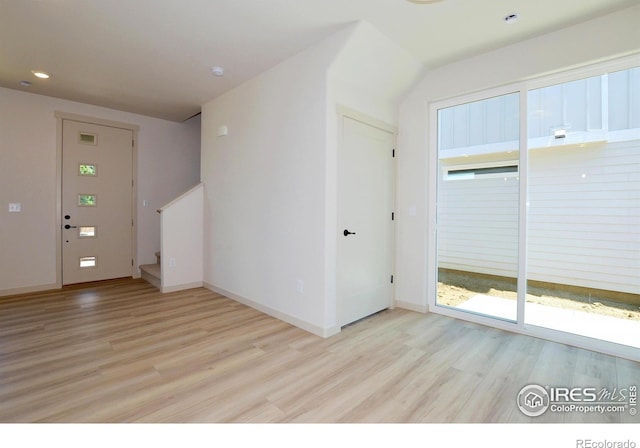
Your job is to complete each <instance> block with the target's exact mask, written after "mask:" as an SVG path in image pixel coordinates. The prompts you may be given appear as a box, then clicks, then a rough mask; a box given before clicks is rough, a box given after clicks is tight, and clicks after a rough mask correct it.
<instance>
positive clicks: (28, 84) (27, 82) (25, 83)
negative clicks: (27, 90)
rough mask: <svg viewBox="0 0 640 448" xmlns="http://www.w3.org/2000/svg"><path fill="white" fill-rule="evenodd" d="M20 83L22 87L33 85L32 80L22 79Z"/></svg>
mask: <svg viewBox="0 0 640 448" xmlns="http://www.w3.org/2000/svg"><path fill="white" fill-rule="evenodd" d="M20 85H21V86H22V87H31V82H30V81H20Z"/></svg>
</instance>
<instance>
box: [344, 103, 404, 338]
mask: <svg viewBox="0 0 640 448" xmlns="http://www.w3.org/2000/svg"><path fill="white" fill-rule="evenodd" d="M336 111H337V115H338V128H337V131H338V146H337V154H340V152H341V151H342V149H343V148H344V119H345V118H350V119H352V120H355V121H359V122H360V123H364V124H366V125H368V126H372V127H374V128H378V129H381V130H383V131H386V132H389V133H391V134H393V136H394V140H395V143H394V146H395V147H396V148H397V144H398V141H397V139H398V128H397V127H396V126H394V125H391V124H389V123H386V122H384V121H382V120H379V119H377V118H374V117H371V116H369V115H366V114H363V113H361V112H359V111H357V110H355V109H351V108H349V107H346V106H343V105H340V104H338V105H337V108H336ZM396 156H397V151H396ZM336 163H340V158H339V157H337V158H336ZM336 167H337V165H336ZM392 170H393V192H392V197H393V209H394V211H395V207H396V202H397V198H396V195H397V192H398V176H397V164H396V158H395V157H394V159H393V167H392ZM337 172H339V170H337ZM336 179H337V178H336ZM338 181H339V180H338ZM336 193H337V194H340V192H339V191H336ZM337 203H338V197H337V196H336V204H337ZM395 217H396V218H397V217H398V213H397V211H395ZM340 218H341V217H340V215H339V210H337V213H336V224H335V232H336V235H337V233H338V230H339V229H341V228H342V227H340V222H339V220H340ZM397 232H398V226H397V225H394V231H393V235H392V238H391V254H392V257H391V272H392V273H393V274H394V275H395V270H396V241H397ZM335 244H336V251H335V254H336V259H335V273H336V275H337V273H338V258H337V256H338V247H337V245H338V240H337V239H336V240H335ZM336 286H337V284H336ZM395 290H396V282H395V281H394V282H393V284H392V285H391V297H390V299H389V308H394V307H395ZM341 311H342V300H341V297H340V296H339V295H338V291H337V288H336V314H335V322H336V323H337V328H338V331H339V328H340V326H341V324H340V316H341Z"/></svg>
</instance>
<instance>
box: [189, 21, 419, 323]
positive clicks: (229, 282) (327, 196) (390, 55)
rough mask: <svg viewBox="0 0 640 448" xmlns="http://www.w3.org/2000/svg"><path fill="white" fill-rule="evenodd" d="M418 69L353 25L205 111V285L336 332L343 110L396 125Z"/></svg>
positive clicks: (378, 36)
mask: <svg viewBox="0 0 640 448" xmlns="http://www.w3.org/2000/svg"><path fill="white" fill-rule="evenodd" d="M380 64H382V67H380ZM419 71H420V65H419V64H418V63H417V62H415V61H414V60H413V59H412V58H411V57H410V56H408V54H407V53H406V52H405V51H404V50H402V49H400V48H399V47H397V46H396V45H395V44H393V43H392V42H391V41H389V39H388V38H386V37H385V36H383V35H382V34H380V33H379V32H378V31H377V30H376V29H375V28H373V27H372V26H371V25H369V24H366V23H358V24H354V25H351V26H349V27H347V28H345V29H343V30H342V31H340V32H338V33H336V34H334V35H333V36H331V37H329V38H328V39H326V40H325V41H323V42H321V43H319V44H317V45H316V46H314V47H312V48H309V49H308V50H306V51H304V52H302V53H300V54H298V55H297V56H294V57H293V58H291V59H289V60H287V61H285V62H283V63H282V64H280V65H278V66H276V67H274V68H273V69H271V70H269V71H267V72H265V73H263V74H262V75H260V76H258V77H257V78H255V79H253V80H251V81H249V82H248V83H246V84H244V85H242V86H240V87H238V88H236V89H234V90H233V91H231V92H229V93H227V94H225V95H223V96H222V97H220V98H218V99H216V100H214V101H211V102H210V103H208V104H206V105H205V106H204V107H203V122H202V123H203V124H202V141H203V146H202V180H203V181H204V182H205V184H206V189H205V223H206V227H205V276H204V279H205V282H206V284H207V285H208V286H209V287H211V288H212V289H215V290H218V291H220V292H223V293H226V294H228V295H230V296H232V297H234V298H236V299H237V300H240V301H242V302H244V303H247V304H249V305H252V306H254V307H256V308H258V309H261V310H263V311H265V312H268V313H271V314H272V315H275V316H277V317H280V318H283V319H285V320H288V321H289V322H291V323H294V324H296V325H299V326H301V327H302V328H305V329H307V330H309V331H312V332H314V333H316V334H321V335H329V334H332V333H334V332H336V331H337V327H336V325H337V321H336V291H335V281H336V280H335V279H336V245H337V240H336V236H337V222H336V219H337V217H336V210H337V190H336V184H337V178H336V176H337V167H336V163H337V150H338V149H337V148H338V134H337V133H338V130H337V123H338V115H337V113H336V110H337V105H338V104H340V105H342V106H347V107H350V108H352V109H355V110H358V111H359V112H361V113H364V114H366V115H369V116H371V117H374V118H376V119H378V120H382V121H386V122H390V123H391V124H394V123H396V122H397V107H398V102H399V98H400V97H401V96H402V95H403V94H404V93H405V92H406V91H407V90H408V88H409V87H410V86H411V84H412V83H413V82H414V81H415V80H416V79H417V75H418V73H419ZM223 125H226V126H227V128H228V132H229V134H228V135H227V136H223V137H218V136H217V131H218V128H219V127H220V126H223ZM299 281H302V283H303V291H302V292H300V291H299V289H298V285H299Z"/></svg>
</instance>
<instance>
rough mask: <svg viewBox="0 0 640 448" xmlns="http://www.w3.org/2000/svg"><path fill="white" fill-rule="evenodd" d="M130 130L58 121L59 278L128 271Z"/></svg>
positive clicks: (124, 274)
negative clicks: (60, 235)
mask: <svg viewBox="0 0 640 448" xmlns="http://www.w3.org/2000/svg"><path fill="white" fill-rule="evenodd" d="M132 179H133V131H131V130H129V129H120V128H115V127H110V126H101V125H97V124H90V123H82V122H78V121H72V120H67V119H64V120H63V122H62V283H63V284H65V285H68V284H73V283H82V282H91V281H97V280H106V279H112V278H120V277H130V276H131V275H132V259H133V257H132V250H133V249H132V241H133V221H132V204H133V202H132V195H133V181H132Z"/></svg>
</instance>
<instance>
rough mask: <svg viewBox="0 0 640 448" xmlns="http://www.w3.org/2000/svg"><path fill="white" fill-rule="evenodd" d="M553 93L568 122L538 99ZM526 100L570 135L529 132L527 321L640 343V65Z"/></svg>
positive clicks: (552, 106) (539, 116) (539, 92)
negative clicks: (544, 134)
mask: <svg viewBox="0 0 640 448" xmlns="http://www.w3.org/2000/svg"><path fill="white" fill-rule="evenodd" d="M576 85H580V86H584V87H585V88H584V89H582V88H581V89H576V88H574V87H572V86H576ZM594 86H598V87H599V88H597V89H596V88H595V87H594ZM555 92H561V93H562V95H563V97H562V98H561V102H562V104H563V107H564V116H565V117H567V118H566V119H562V120H561V119H560V118H557V117H558V116H557V113H558V110H557V109H556V107H557V105H556V104H555V103H544V102H539V101H538V100H537V99H538V98H542V97H549V96H551V95H552V94H555ZM528 96H529V106H528V107H529V111H528V114H529V116H530V117H532V116H533V117H537V119H540V120H545V121H546V123H547V125H548V126H550V127H553V126H557V125H559V124H560V123H563V125H564V127H565V128H566V137H565V138H563V139H555V138H550V137H549V135H547V137H545V139H544V140H545V141H544V142H543V141H542V140H541V139H540V138H539V137H540V129H539V127H538V126H531V125H530V126H529V130H528V144H529V153H528V159H529V175H528V179H529V185H528V196H529V207H528V226H527V228H528V239H527V246H528V247H527V257H528V259H527V300H526V303H525V322H526V323H528V324H532V325H536V326H541V327H546V328H552V329H555V330H560V331H564V332H569V333H575V334H580V335H583V336H588V337H592V338H597V339H603V340H608V341H612V342H617V343H620V344H623V345H630V346H634V347H640V293H639V292H640V275H639V273H640V200H639V198H640V196H639V195H638V192H640V119H639V117H640V113H638V111H640V70H639V69H638V68H635V69H632V70H624V71H621V72H617V73H611V74H608V75H603V76H598V77H596V78H589V79H586V80H579V81H574V82H572V83H566V84H559V85H554V86H551V87H546V88H543V89H537V90H531V91H529V92H528ZM603 104H605V105H606V107H603ZM594 111H595V113H597V114H600V117H597V116H595V115H594ZM530 121H531V120H530ZM576 123H577V124H576ZM585 123H591V125H588V126H585ZM593 123H596V125H595V127H594V125H593ZM602 123H608V128H607V127H606V125H605V126H602V125H601V124H602ZM598 125H600V127H601V128H600V129H597V126H598ZM603 127H604V129H603Z"/></svg>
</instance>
